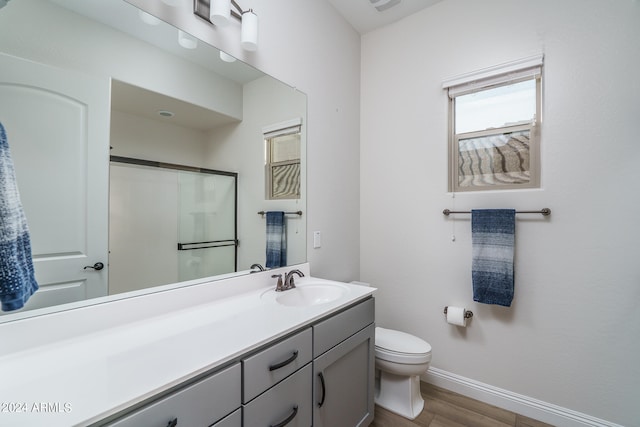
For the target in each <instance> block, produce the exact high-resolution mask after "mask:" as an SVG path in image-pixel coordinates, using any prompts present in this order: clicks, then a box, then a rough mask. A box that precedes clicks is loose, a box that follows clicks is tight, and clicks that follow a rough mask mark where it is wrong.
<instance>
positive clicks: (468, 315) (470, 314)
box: [444, 306, 473, 319]
mask: <svg viewBox="0 0 640 427" xmlns="http://www.w3.org/2000/svg"><path fill="white" fill-rule="evenodd" d="M448 308H449V307H448V306H447V307H445V308H444V314H447V309H448ZM472 317H473V311H470V310H465V311H464V318H465V319H471V318H472Z"/></svg>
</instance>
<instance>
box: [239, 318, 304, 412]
mask: <svg viewBox="0 0 640 427" xmlns="http://www.w3.org/2000/svg"><path fill="white" fill-rule="evenodd" d="M311 337H312V333H311V328H307V329H305V330H304V331H302V332H299V333H297V334H296V335H294V336H292V337H289V338H287V339H285V340H284V341H281V342H279V343H277V344H274V345H272V346H270V347H269V348H267V349H265V350H263V351H261V352H260V353H257V354H255V355H253V356H251V357H248V358H246V359H244V360H243V361H242V370H243V382H244V391H243V399H242V402H243V403H248V402H249V401H250V400H251V399H253V398H255V397H256V396H258V395H259V394H260V393H262V392H264V391H265V390H267V389H269V388H271V387H272V386H274V385H275V384H277V383H279V382H280V381H282V380H283V379H285V378H286V377H288V376H289V375H291V374H292V373H294V372H295V371H297V370H298V369H300V368H301V367H303V366H304V365H306V364H307V363H309V362H310V361H311V358H312V351H311V345H312V338H311Z"/></svg>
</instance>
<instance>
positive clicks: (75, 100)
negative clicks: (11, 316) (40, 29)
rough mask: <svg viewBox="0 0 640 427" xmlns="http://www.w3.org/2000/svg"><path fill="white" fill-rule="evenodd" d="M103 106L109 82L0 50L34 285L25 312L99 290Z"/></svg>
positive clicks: (103, 281)
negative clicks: (31, 255) (37, 288)
mask: <svg viewBox="0 0 640 427" xmlns="http://www.w3.org/2000/svg"><path fill="white" fill-rule="evenodd" d="M109 111H110V81H109V80H107V79H105V80H99V79H97V78H95V77H89V76H86V75H84V74H80V73H77V72H70V71H69V70H63V69H59V68H54V67H50V66H47V65H43V64H38V63H35V62H31V61H27V60H23V59H19V58H16V57H12V56H8V55H4V54H0V122H2V124H3V125H4V127H5V130H6V133H7V140H8V142H9V147H10V150H11V154H12V157H13V161H14V165H15V171H16V178H17V181H18V189H19V191H20V197H21V200H22V204H23V207H24V210H25V215H26V217H27V223H28V225H29V230H30V232H31V245H32V251H33V260H34V268H35V273H36V280H37V281H38V284H39V285H40V289H39V290H38V291H37V292H36V293H35V294H34V295H33V296H32V297H31V299H30V300H29V301H28V302H27V304H26V306H25V309H34V308H41V307H46V306H50V305H57V304H63V303H68V302H74V301H81V300H84V299H88V298H94V297H98V296H104V295H107V292H108V288H107V284H108V281H107V271H108V268H107V256H108V240H107V239H108V229H107V227H108V183H109V177H108V174H109ZM98 262H101V263H103V264H104V268H103V269H101V270H95V269H93V268H86V269H85V266H93V265H94V264H95V263H98Z"/></svg>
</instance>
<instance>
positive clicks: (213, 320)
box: [0, 275, 375, 427]
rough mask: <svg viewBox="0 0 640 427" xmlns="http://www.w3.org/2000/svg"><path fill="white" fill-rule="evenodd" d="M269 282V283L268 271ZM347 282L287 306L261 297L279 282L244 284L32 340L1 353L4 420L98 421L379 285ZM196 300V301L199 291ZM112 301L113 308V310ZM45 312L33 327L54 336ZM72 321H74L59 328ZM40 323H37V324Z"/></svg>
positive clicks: (35, 422) (23, 423)
mask: <svg viewBox="0 0 640 427" xmlns="http://www.w3.org/2000/svg"><path fill="white" fill-rule="evenodd" d="M253 276H254V275H249V276H244V277H243V278H236V279H233V280H230V281H229V283H225V282H226V281H217V282H212V283H211V284H210V286H216V287H218V288H221V287H223V286H234V283H235V284H237V283H238V281H245V282H246V281H251V280H256V279H257V277H253ZM256 276H258V275H256ZM310 279H311V278H300V279H298V278H296V282H298V283H300V284H301V285H302V284H304V282H305V280H310ZM260 280H262V281H263V282H262V283H264V278H262V279H260ZM314 280H321V279H314ZM271 282H273V280H271ZM344 285H345V286H346V287H347V289H348V290H347V292H346V293H345V294H344V295H343V296H342V297H340V298H338V299H336V300H334V301H331V302H328V303H324V304H319V305H313V306H305V307H285V306H282V305H280V304H278V303H277V302H275V300H274V299H273V298H264V297H262V295H263V294H264V293H265V291H268V290H270V289H272V288H273V286H272V284H270V285H269V286H265V285H259V287H255V286H254V289H251V290H248V291H247V287H246V283H244V287H243V286H238V289H239V292H241V293H238V294H233V292H229V291H228V289H226V290H225V292H224V294H226V295H224V296H222V297H219V298H217V299H212V300H204V301H205V302H204V303H200V304H197V305H193V306H191V307H182V308H180V309H177V310H175V311H167V310H165V312H164V313H160V314H157V313H156V314H155V315H151V316H148V317H145V318H141V319H138V320H135V321H130V322H125V323H120V324H116V325H115V326H113V327H108V328H100V329H98V330H96V331H95V332H89V333H83V334H80V335H79V336H72V335H71V334H69V336H67V337H65V338H64V339H59V340H53V341H51V342H47V339H46V337H43V340H42V341H43V342H45V344H43V345H33V346H27V348H23V349H19V351H14V352H11V353H8V354H3V355H1V356H0V405H2V406H0V425H2V426H5V425H6V426H9V425H10V426H16V427H17V426H40V425H46V426H48V427H52V426H65V427H67V426H72V425H80V426H84V425H89V424H91V423H93V422H96V421H98V420H100V419H103V418H105V417H107V416H109V415H112V414H114V413H117V412H119V411H121V410H123V409H125V408H127V407H129V406H131V405H133V404H136V403H138V402H141V401H142V400H144V399H146V398H149V397H151V396H153V395H155V394H157V393H160V392H163V391H165V390H167V389H169V388H171V387H173V386H176V385H178V384H180V383H182V382H184V381H186V380H189V379H191V378H193V377H195V376H197V375H199V374H201V373H204V372H206V371H209V370H212V369H214V368H216V367H219V366H222V365H224V364H225V363H227V362H229V361H232V360H234V359H237V358H238V357H239V356H240V355H242V354H244V353H246V352H248V351H251V350H253V349H255V348H257V347H259V346H261V345H263V344H265V343H267V342H269V341H271V340H272V339H274V338H278V337H280V336H284V335H286V334H287V333H289V332H292V331H294V330H296V329H298V328H300V327H301V326H304V325H305V324H309V323H312V322H313V321H315V320H317V319H319V318H322V317H324V316H326V315H328V314H330V313H332V312H335V311H337V310H339V309H341V308H343V307H346V306H348V305H350V304H352V303H354V302H355V301H358V300H360V299H363V298H365V297H367V296H368V295H370V294H371V293H373V291H374V290H375V289H374V288H368V287H363V286H358V285H351V284H344ZM195 288H199V289H200V290H202V289H205V288H204V287H202V286H200V287H194V289H193V290H191V292H199V289H195ZM170 292H171V291H170ZM170 292H165V294H166V295H164V296H163V298H171V293H170ZM182 292H186V291H185V290H182ZM229 293H231V295H228V294H229ZM150 297H151V296H149V297H140V298H139V301H137V303H138V304H145V303H153V302H152V301H151V300H149V301H145V298H147V299H149V298H150ZM194 297H195V298H196V299H197V295H195V296H194ZM156 298H157V297H156ZM201 301H202V300H201ZM111 304H112V305H114V307H106V308H105V306H108V305H111ZM111 304H107V305H104V306H103V307H101V309H102V310H101V311H100V312H98V313H91V312H92V310H91V309H90V308H89V309H87V310H85V312H84V314H83V316H84V318H89V317H90V316H92V315H94V314H95V315H105V314H104V313H105V310H106V309H109V310H110V311H111V313H110V315H113V316H118V313H117V310H118V308H122V307H117V305H118V304H115V303H111ZM94 311H95V310H94ZM52 316H55V315H52ZM88 316H89V317H88ZM46 317H48V316H40V318H41V319H39V321H40V325H41V326H42V328H43V329H42V330H41V331H32V333H42V334H46V333H47V330H48V331H49V333H50V334H51V333H56V331H54V330H52V329H51V328H52V327H54V328H55V326H56V323H55V321H53V320H55V319H54V318H51V320H52V321H51V322H47V319H46ZM76 320H78V321H82V319H76ZM67 322H68V320H67ZM65 324H68V323H64V322H63V323H61V324H60V325H65ZM2 326H4V325H0V346H2V344H3V343H2V342H1V341H2V340H4V338H7V337H8V336H9V334H8V335H6V336H4V337H3V335H4V334H2V332H3V330H2ZM34 326H36V324H35V323H34V324H33V325H30V328H31V329H33V328H34ZM57 333H59V332H57ZM14 335H15V333H14ZM62 336H64V335H62Z"/></svg>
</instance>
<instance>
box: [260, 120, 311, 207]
mask: <svg viewBox="0 0 640 427" xmlns="http://www.w3.org/2000/svg"><path fill="white" fill-rule="evenodd" d="M301 128H302V121H301V120H299V119H297V120H292V121H290V122H286V123H281V124H278V125H273V126H270V127H268V128H265V129H263V133H264V142H265V182H266V196H265V197H266V199H268V200H280V199H299V198H300V138H301Z"/></svg>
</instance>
